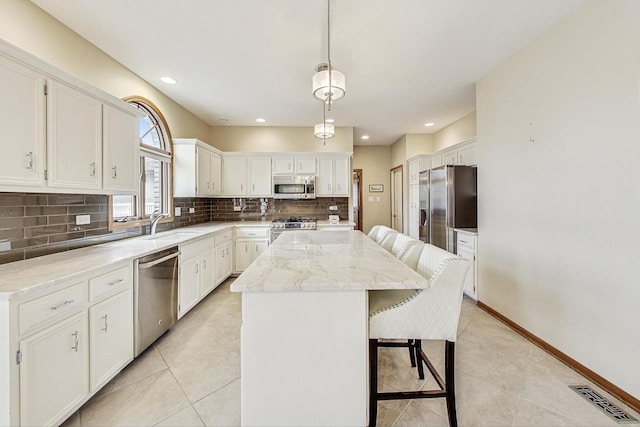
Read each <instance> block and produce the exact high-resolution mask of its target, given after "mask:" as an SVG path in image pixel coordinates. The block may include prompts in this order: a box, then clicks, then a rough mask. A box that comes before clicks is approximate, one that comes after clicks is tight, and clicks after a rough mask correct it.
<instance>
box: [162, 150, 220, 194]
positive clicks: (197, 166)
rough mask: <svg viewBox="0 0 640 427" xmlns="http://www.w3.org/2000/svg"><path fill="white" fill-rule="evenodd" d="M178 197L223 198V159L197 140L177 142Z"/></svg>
mask: <svg viewBox="0 0 640 427" xmlns="http://www.w3.org/2000/svg"><path fill="white" fill-rule="evenodd" d="M173 153H174V158H173V195H174V197H211V196H219V195H220V193H221V192H222V186H221V181H222V180H221V173H222V168H221V160H220V155H219V154H218V153H217V152H216V151H215V150H214V149H213V147H210V146H209V145H207V144H205V143H204V142H202V141H199V140H197V139H187V138H176V139H174V140H173Z"/></svg>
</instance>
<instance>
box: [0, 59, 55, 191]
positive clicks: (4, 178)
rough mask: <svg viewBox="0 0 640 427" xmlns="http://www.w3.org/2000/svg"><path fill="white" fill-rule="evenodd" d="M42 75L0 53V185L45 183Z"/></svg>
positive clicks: (44, 111) (44, 118)
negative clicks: (0, 97)
mask: <svg viewBox="0 0 640 427" xmlns="http://www.w3.org/2000/svg"><path fill="white" fill-rule="evenodd" d="M44 85H45V79H44V77H43V76H42V75H41V74H40V73H38V72H36V71H34V70H32V69H31V68H27V67H24V66H22V65H20V64H18V63H16V62H13V61H11V60H9V59H7V58H5V57H3V56H0V93H1V94H2V98H3V100H4V102H2V103H0V150H1V151H2V156H0V186H3V185H6V186H11V185H19V186H32V187H39V186H43V185H44V169H45V159H46V157H45V150H46V148H45V147H46V145H45V144H46V134H45V131H46V126H45V120H46V117H45V113H46V109H45V95H44Z"/></svg>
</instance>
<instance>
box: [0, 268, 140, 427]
mask: <svg viewBox="0 0 640 427" xmlns="http://www.w3.org/2000/svg"><path fill="white" fill-rule="evenodd" d="M8 307H9V310H8V312H9V313H15V314H14V315H11V316H9V317H8V322H6V323H5V324H3V325H2V330H3V331H6V332H7V333H0V346H1V347H2V348H4V349H5V352H6V353H11V358H10V359H4V358H0V360H2V361H3V363H6V362H7V361H8V362H9V364H8V366H6V365H5V366H2V367H0V368H1V371H5V372H9V376H8V378H9V384H8V387H7V390H8V391H9V392H8V393H4V392H3V393H1V394H0V408H11V410H10V411H7V413H4V411H3V412H2V413H0V425H16V426H18V425H20V426H35V425H37V426H49V425H59V424H60V423H62V422H63V421H64V420H65V419H66V418H67V417H69V416H70V415H71V414H73V412H75V411H76V410H78V408H79V407H80V406H81V405H82V404H84V403H85V402H86V401H87V400H88V399H89V398H90V397H91V396H92V395H93V394H95V393H96V392H97V391H98V390H99V389H100V388H101V387H102V386H103V385H104V384H106V383H107V382H108V381H109V380H111V379H112V378H113V377H114V376H115V375H116V374H117V373H118V372H120V370H122V368H124V367H125V366H126V365H127V364H128V363H129V362H131V361H132V360H133V264H132V263H131V262H126V263H122V264H120V265H117V266H115V267H111V268H108V269H106V270H105V269H102V271H100V274H96V273H94V274H89V275H87V276H84V277H81V278H77V279H76V280H74V281H71V282H69V283H62V284H60V285H58V286H56V287H55V289H54V290H53V291H52V292H50V293H48V294H44V295H42V293H40V294H38V295H37V296H27V297H22V298H20V297H19V298H16V299H15V300H12V301H10V302H9V305H8ZM5 319H7V318H6V317H5ZM3 378H4V375H3ZM3 387H4V385H3ZM6 417H8V418H6Z"/></svg>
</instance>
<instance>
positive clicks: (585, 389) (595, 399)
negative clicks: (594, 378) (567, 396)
mask: <svg viewBox="0 0 640 427" xmlns="http://www.w3.org/2000/svg"><path fill="white" fill-rule="evenodd" d="M569 388H570V389H572V390H573V391H575V392H576V393H578V394H579V395H580V396H582V397H584V398H585V399H586V400H588V401H589V402H591V403H592V404H593V405H594V406H596V407H597V408H598V409H600V410H601V411H602V412H604V413H605V414H607V415H608V416H609V418H611V419H613V420H615V421H616V422H617V423H619V424H632V423H637V422H638V420H636V419H635V418H633V417H632V416H631V415H629V414H627V413H626V412H624V411H623V410H622V409H620V408H619V407H618V406H617V405H615V404H614V403H613V402H611V401H610V400H608V399H607V398H605V397H603V396H601V395H600V394H599V393H598V392H597V391H595V390H594V389H592V388H591V387H589V386H587V385H570V386H569Z"/></svg>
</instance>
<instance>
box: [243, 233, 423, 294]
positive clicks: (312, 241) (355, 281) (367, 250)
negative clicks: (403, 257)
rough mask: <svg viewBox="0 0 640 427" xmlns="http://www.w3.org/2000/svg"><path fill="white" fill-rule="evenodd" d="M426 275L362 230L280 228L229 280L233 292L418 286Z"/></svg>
mask: <svg viewBox="0 0 640 427" xmlns="http://www.w3.org/2000/svg"><path fill="white" fill-rule="evenodd" d="M425 287H428V282H427V280H426V279H425V278H424V277H423V276H421V275H420V274H418V273H416V272H415V271H414V270H413V269H411V268H409V267H408V266H407V265H405V264H404V263H402V262H401V261H399V260H398V259H397V258H395V257H394V256H393V255H391V254H390V253H389V252H387V251H386V250H385V249H383V248H382V247H380V246H379V245H378V244H377V243H375V242H374V241H373V240H371V239H370V238H369V237H367V236H366V235H364V234H363V233H361V232H359V231H355V230H348V231H292V232H287V233H283V234H282V235H281V236H280V237H279V238H278V239H277V240H276V241H275V242H274V243H273V244H272V245H271V246H270V247H269V248H267V249H266V250H265V251H264V252H263V253H262V254H261V255H260V256H259V257H258V258H257V259H256V260H255V261H254V262H253V263H252V264H251V266H250V267H249V268H248V269H247V270H245V271H244V273H242V274H241V275H240V276H239V277H238V278H237V279H236V280H235V282H234V283H232V285H231V291H233V292H315V291H364V290H383V289H421V288H425Z"/></svg>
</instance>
